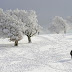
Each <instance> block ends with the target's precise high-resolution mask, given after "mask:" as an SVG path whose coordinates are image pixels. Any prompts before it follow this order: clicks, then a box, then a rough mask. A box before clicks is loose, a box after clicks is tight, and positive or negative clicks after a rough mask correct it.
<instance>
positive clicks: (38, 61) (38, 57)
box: [0, 34, 72, 72]
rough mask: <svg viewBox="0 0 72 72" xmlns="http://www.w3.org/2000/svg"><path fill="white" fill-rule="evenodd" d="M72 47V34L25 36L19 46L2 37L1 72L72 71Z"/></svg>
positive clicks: (0, 47) (0, 42)
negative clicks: (71, 55) (28, 40)
mask: <svg viewBox="0 0 72 72" xmlns="http://www.w3.org/2000/svg"><path fill="white" fill-rule="evenodd" d="M71 49H72V35H71V34H70V35H69V34H68V35H62V34H59V35H57V34H45V35H38V36H34V37H32V43H30V44H29V43H27V38H26V37H24V39H23V40H22V41H20V42H19V46H18V47H14V46H13V42H9V40H8V39H0V72H72V60H71V57H70V51H71Z"/></svg>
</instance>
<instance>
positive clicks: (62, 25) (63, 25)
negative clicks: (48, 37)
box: [48, 16, 68, 33]
mask: <svg viewBox="0 0 72 72" xmlns="http://www.w3.org/2000/svg"><path fill="white" fill-rule="evenodd" d="M67 28H68V24H67V22H66V20H64V19H63V18H62V17H60V16H55V17H54V18H53V20H52V22H51V24H50V26H49V27H48V30H49V31H51V32H55V33H60V32H62V31H64V33H66V30H67Z"/></svg>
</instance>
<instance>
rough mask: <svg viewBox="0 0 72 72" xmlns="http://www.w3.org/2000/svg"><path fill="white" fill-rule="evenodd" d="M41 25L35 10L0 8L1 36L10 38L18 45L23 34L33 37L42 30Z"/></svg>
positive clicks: (29, 39)
mask: <svg viewBox="0 0 72 72" xmlns="http://www.w3.org/2000/svg"><path fill="white" fill-rule="evenodd" d="M40 30H41V26H40V25H38V20H37V15H36V12H35V11H34V10H30V11H26V10H19V9H16V10H6V11H3V9H0V37H2V38H10V40H11V41H15V45H16V44H17V45H18V41H19V40H21V39H22V38H23V35H26V36H27V37H28V41H29V43H30V42H31V37H32V36H33V35H35V34H36V33H38V32H40Z"/></svg>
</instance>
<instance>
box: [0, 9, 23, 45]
mask: <svg viewBox="0 0 72 72" xmlns="http://www.w3.org/2000/svg"><path fill="white" fill-rule="evenodd" d="M21 28H22V23H21V22H19V21H18V20H16V19H14V18H13V17H12V16H10V15H8V14H6V13H4V12H3V10H2V9H0V37H1V38H10V40H11V41H14V42H15V46H18V41H19V40H21V39H22V37H23V34H22V31H21Z"/></svg>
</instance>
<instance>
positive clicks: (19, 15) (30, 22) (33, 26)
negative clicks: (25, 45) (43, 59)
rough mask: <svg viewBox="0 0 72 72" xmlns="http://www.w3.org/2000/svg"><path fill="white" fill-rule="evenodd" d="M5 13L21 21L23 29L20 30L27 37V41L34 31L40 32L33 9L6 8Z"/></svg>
mask: <svg viewBox="0 0 72 72" xmlns="http://www.w3.org/2000/svg"><path fill="white" fill-rule="evenodd" d="M6 13H8V14H10V15H11V16H12V17H14V18H15V19H16V20H20V21H21V22H23V27H24V29H23V30H22V32H23V34H25V35H26V36H27V37H28V41H29V43H30V42H31V37H32V36H33V35H35V34H36V33H38V32H40V30H41V27H40V25H38V20H37V15H36V12H35V11H34V10H29V11H25V10H19V9H16V10H13V11H12V10H7V11H6Z"/></svg>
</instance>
